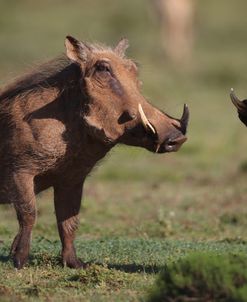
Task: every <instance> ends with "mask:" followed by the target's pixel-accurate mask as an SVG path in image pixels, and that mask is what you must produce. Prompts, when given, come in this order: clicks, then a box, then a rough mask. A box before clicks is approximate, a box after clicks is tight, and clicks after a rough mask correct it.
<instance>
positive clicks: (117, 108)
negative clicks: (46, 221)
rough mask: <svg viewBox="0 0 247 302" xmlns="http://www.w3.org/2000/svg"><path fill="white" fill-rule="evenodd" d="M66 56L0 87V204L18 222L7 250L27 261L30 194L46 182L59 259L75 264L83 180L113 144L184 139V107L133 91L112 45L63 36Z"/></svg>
mask: <svg viewBox="0 0 247 302" xmlns="http://www.w3.org/2000/svg"><path fill="white" fill-rule="evenodd" d="M65 45H66V56H64V57H62V58H59V59H55V60H54V61H52V62H49V63H48V64H44V65H42V66H40V67H39V68H38V69H37V70H36V71H33V72H30V73H29V74H27V75H25V76H23V77H22V78H20V79H18V80H17V81H16V82H14V83H13V84H11V85H10V86H8V87H6V88H5V89H4V90H2V91H1V93H0V127H1V131H0V169H1V174H0V202H1V203H13V204H14V207H15V209H16V213H17V218H18V221H19V226H20V228H19V232H18V234H17V235H16V237H15V239H14V241H13V244H12V247H11V254H12V256H13V260H14V265H15V267H17V268H21V267H22V266H23V265H24V264H25V263H26V261H27V258H28V254H29V248H30V237H31V231H32V227H33V225H34V223H35V219H36V207H35V194H37V193H39V192H41V191H42V190H45V189H47V188H49V187H53V188H54V204H55V213H56V218H57V225H58V230H59V235H60V239H61V242H62V259H63V263H64V265H67V266H69V267H72V268H77V267H81V266H82V263H81V262H80V261H79V260H78V258H77V256H76V252H75V248H74V245H73V241H74V236H75V235H74V234H75V230H76V228H77V222H78V213H79V209H80V204H81V198H82V188H83V183H84V180H85V178H86V176H87V175H88V173H89V172H90V171H91V170H92V168H93V167H94V166H95V164H96V163H97V162H98V161H99V160H100V159H102V158H103V157H104V156H105V155H106V153H107V152H108V151H109V150H110V149H111V148H112V147H114V146H115V145H116V144H117V143H123V144H127V145H133V146H140V147H144V148H147V149H148V150H150V151H153V152H158V153H164V152H170V151H177V150H178V149H179V147H180V146H181V145H182V144H183V142H184V141H185V140H186V138H185V132H186V127H187V123H188V108H187V107H186V106H185V107H184V113H183V116H182V118H181V119H180V120H178V119H174V118H171V117H170V116H168V115H166V114H165V113H163V112H161V111H160V110H158V109H156V108H154V107H153V106H151V105H150V104H149V103H148V102H147V101H146V100H145V98H144V97H143V96H142V95H141V93H140V89H139V86H140V82H139V81H138V79H137V67H136V65H135V64H134V62H132V61H131V60H129V59H127V58H125V56H124V51H125V49H126V48H127V41H126V40H125V39H122V40H121V41H120V42H119V43H118V45H117V46H116V47H115V49H110V48H106V47H102V46H97V45H89V44H86V43H82V42H79V41H77V40H76V39H74V38H72V37H70V36H69V37H67V38H66V41H65Z"/></svg>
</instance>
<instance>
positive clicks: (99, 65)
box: [95, 61, 111, 73]
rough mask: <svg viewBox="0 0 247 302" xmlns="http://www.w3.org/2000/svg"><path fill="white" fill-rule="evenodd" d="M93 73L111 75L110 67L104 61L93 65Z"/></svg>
mask: <svg viewBox="0 0 247 302" xmlns="http://www.w3.org/2000/svg"><path fill="white" fill-rule="evenodd" d="M95 71H98V72H109V73H111V67H110V65H109V63H107V62H105V61H99V62H97V63H96V65H95Z"/></svg>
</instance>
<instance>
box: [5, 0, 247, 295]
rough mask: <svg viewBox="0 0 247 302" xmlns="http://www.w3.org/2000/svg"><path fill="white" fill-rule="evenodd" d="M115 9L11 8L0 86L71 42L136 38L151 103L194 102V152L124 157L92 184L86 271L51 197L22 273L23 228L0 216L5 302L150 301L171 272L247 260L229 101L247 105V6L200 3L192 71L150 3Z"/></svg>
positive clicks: (243, 185)
mask: <svg viewBox="0 0 247 302" xmlns="http://www.w3.org/2000/svg"><path fill="white" fill-rule="evenodd" d="M91 2H92V1H91ZM105 2H106V1H105ZM105 2H104V1H99V0H97V1H94V2H93V3H90V1H83V4H82V2H80V1H74V3H73V5H72V4H68V2H67V1H54V2H53V3H52V4H51V3H50V2H49V1H48V0H44V1H42V2H40V3H39V4H37V3H34V2H32V1H29V0H25V1H22V3H21V4H20V2H17V1H11V2H10V3H7V2H4V1H0V14H1V19H0V24H1V26H0V39H1V41H2V43H0V83H1V84H4V83H6V82H7V81H8V80H11V78H12V77H13V76H15V75H17V74H18V73H21V72H22V71H24V70H25V69H27V68H28V67H29V66H32V65H33V64H34V63H35V62H37V61H39V62H40V61H43V60H45V59H49V58H52V57H54V56H56V55H57V54H59V53H61V52H63V47H64V46H63V40H64V37H65V36H66V35H67V34H68V33H69V34H71V35H74V36H76V37H78V38H81V39H86V40H91V41H92V40H98V41H103V42H107V43H109V44H113V43H116V42H117V40H118V39H119V38H121V37H122V36H127V37H128V38H129V40H130V45H131V48H130V50H129V54H130V56H131V57H133V58H134V59H136V60H137V61H138V62H140V65H141V69H140V77H141V79H142V81H143V83H144V85H143V94H144V95H146V96H147V97H148V98H149V99H150V101H151V102H152V103H154V104H155V105H156V106H159V107H161V108H162V109H164V110H165V111H166V112H168V113H169V114H171V115H175V116H179V115H180V114H181V113H182V112H181V111H182V108H183V103H184V102H187V103H188V105H189V108H190V112H191V119H190V124H189V129H188V141H187V142H186V144H185V145H184V146H183V147H182V149H181V150H180V151H179V152H178V153H174V154H166V155H156V154H151V153H149V152H147V151H145V150H141V149H137V148H130V147H125V146H119V147H116V148H115V149H114V150H113V151H112V152H111V154H110V155H109V156H107V158H106V159H105V160H104V161H103V162H102V163H101V164H100V166H99V167H97V169H95V171H94V172H93V173H92V175H91V176H90V177H89V178H88V179H87V181H86V185H85V190H84V197H83V205H82V209H81V215H80V227H79V230H78V233H77V238H76V246H77V253H78V255H79V257H80V258H81V259H83V260H84V261H88V262H89V263H90V266H89V269H88V270H87V271H77V270H70V269H68V268H62V266H61V264H60V256H59V250H60V243H59V241H58V235H57V230H56V222H55V215H54V208H53V202H52V199H53V196H52V195H53V193H52V190H48V191H46V192H43V193H41V194H40V195H39V196H38V197H37V207H38V220H37V223H36V226H35V228H34V232H33V242H32V250H31V256H30V263H29V265H28V266H27V267H26V268H25V269H23V270H21V271H15V270H14V269H13V267H12V263H11V260H10V259H9V257H8V250H9V247H10V244H11V240H12V239H13V237H14V235H15V233H16V232H17V221H16V218H15V213H14V210H13V207H12V206H10V205H1V206H0V296H1V299H2V300H3V301H5V300H6V301H12V300H18V301H19V300H21V299H22V300H26V299H31V300H34V301H42V300H45V301H61V299H63V300H64V301H140V299H145V295H146V293H147V291H148V288H149V287H150V286H152V284H153V282H154V280H155V278H156V275H157V272H158V271H159V270H160V269H162V267H164V265H165V264H166V263H167V262H170V261H176V259H178V258H179V257H183V256H184V255H186V254H188V253H190V252H191V251H193V250H197V251H200V250H203V251H208V250H210V251H211V250H214V251H217V252H218V253H224V252H232V253H239V252H246V251H247V235H246V227H247V206H246V195H247V194H246V193H247V153H246V150H247V129H246V127H245V126H244V125H243V124H241V122H240V121H239V120H238V118H237V114H236V111H235V109H234V107H233V105H232V104H231V102H230V98H229V91H230V88H231V87H234V88H235V91H236V93H237V94H238V95H239V96H240V97H241V98H247V85H246V83H247V56H246V48H247V42H246V35H247V19H246V17H245V12H246V8H247V4H246V2H245V1H244V0H237V1H234V2H228V3H226V2H225V1H223V0H219V1H217V3H216V2H215V1H213V0H209V1H206V2H205V1H204V2H203V1H198V11H197V21H196V24H197V25H196V45H195V50H194V54H193V58H192V60H191V63H190V64H189V66H188V65H187V66H181V67H174V66H172V65H171V64H170V63H169V62H168V60H167V59H166V58H165V57H164V54H163V52H162V49H161V46H160V45H161V43H160V42H159V34H158V32H159V29H158V22H157V21H156V20H155V15H154V12H153V11H152V9H151V6H150V2H148V1H145V2H144V1H143V0H137V1H135V2H133V1H130V0H128V1H124V2H123V1H110V0H109V1H108V2H109V3H108V2H107V7H108V6H109V10H108V11H107V13H104V14H102V11H104V6H105V5H106V3H105ZM144 3H145V5H144ZM110 4H111V5H110ZM137 11H138V12H139V13H138V14H136V12H137ZM88 24H90V26H89V25H88ZM144 33H145V35H144Z"/></svg>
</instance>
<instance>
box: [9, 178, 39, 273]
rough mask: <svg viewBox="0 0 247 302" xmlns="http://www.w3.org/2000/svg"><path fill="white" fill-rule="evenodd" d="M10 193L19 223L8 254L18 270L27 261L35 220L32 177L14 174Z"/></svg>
mask: <svg viewBox="0 0 247 302" xmlns="http://www.w3.org/2000/svg"><path fill="white" fill-rule="evenodd" d="M10 192H11V193H10V198H11V202H13V203H14V207H15V210H16V214H17V218H18V222H19V232H18V234H17V235H16V236H15V239H14V241H13V243H12V246H11V249H10V254H11V256H12V257H13V261H14V266H15V267H16V268H17V269H20V268H22V267H23V266H24V264H25V263H26V262H27V259H28V255H29V249H30V241H31V233H32V228H33V225H34V223H35V218H36V209H35V195H34V190H33V177H32V176H30V175H28V174H25V173H18V174H14V175H13V179H12V182H11V186H10Z"/></svg>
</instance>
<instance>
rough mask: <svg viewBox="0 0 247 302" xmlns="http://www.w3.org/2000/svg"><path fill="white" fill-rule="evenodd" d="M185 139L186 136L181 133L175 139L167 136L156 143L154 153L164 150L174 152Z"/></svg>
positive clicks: (163, 151)
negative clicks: (160, 142) (162, 140)
mask: <svg viewBox="0 0 247 302" xmlns="http://www.w3.org/2000/svg"><path fill="white" fill-rule="evenodd" d="M186 141H187V137H186V136H184V135H181V136H179V137H177V138H175V139H171V138H168V139H167V140H166V141H165V142H164V143H163V144H161V145H160V144H157V147H156V150H155V152H156V153H165V152H176V151H178V150H179V149H180V147H181V146H182V145H183V143H184V142H186Z"/></svg>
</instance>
